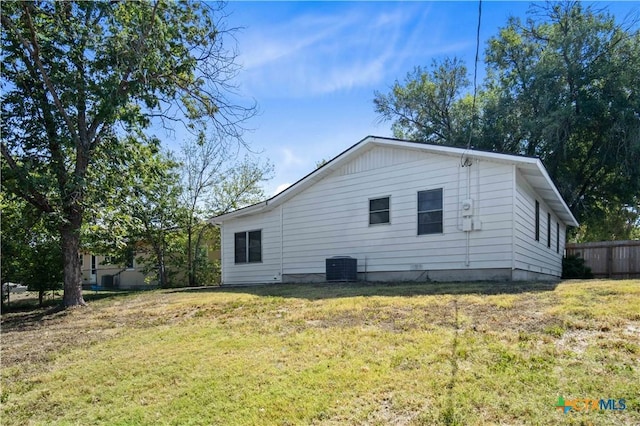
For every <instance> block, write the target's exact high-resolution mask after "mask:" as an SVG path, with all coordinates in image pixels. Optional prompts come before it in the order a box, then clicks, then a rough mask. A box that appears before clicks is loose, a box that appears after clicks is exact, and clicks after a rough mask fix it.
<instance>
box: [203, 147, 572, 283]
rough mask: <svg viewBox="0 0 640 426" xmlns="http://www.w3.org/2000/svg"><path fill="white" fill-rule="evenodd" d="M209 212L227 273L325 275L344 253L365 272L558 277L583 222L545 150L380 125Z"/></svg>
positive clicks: (453, 277) (289, 278)
mask: <svg viewBox="0 0 640 426" xmlns="http://www.w3.org/2000/svg"><path fill="white" fill-rule="evenodd" d="M210 221H211V222H212V223H215V224H217V225H219V226H220V227H221V247H222V259H221V264H222V283H223V284H256V283H268V282H319V281H325V280H326V275H325V274H326V272H327V270H326V267H327V259H331V258H333V257H335V256H348V257H351V258H355V259H356V261H355V263H356V265H357V278H358V279H360V280H365V281H408V280H415V281H428V280H434V281H464V280H538V279H544V280H555V279H559V277H560V275H561V273H562V255H563V251H564V245H565V235H566V230H567V227H568V226H577V225H578V223H577V221H576V219H575V218H574V216H573V215H572V213H571V211H570V210H569V208H568V207H567V205H566V203H565V202H564V200H563V199H562V197H561V196H560V194H559V192H558V190H557V188H556V187H555V185H554V184H553V182H552V181H551V178H550V177H549V175H548V173H547V171H546V170H545V168H544V166H543V165H542V162H541V161H540V160H539V159H536V158H528V157H521V156H515V155H506V154H496V153H491V152H482V151H476V150H466V149H461V148H452V147H445V146H440V145H429V144H422V143H416V142H410V141H404V140H398V139H389V138H381V137H373V136H369V137H367V138H365V139H363V140H362V141H360V142H358V143H357V144H355V145H353V146H352V147H350V148H349V149H347V150H346V151H344V152H343V153H341V154H340V155H338V156H337V157H335V158H334V159H332V160H331V161H329V162H328V163H327V164H325V165H324V166H322V167H320V168H319V169H317V170H315V171H314V172H312V173H310V174H309V175H307V176H305V177H304V178H302V179H301V180H300V181H298V182H297V183H295V184H294V185H292V186H291V187H289V188H288V189H286V190H285V191H283V192H281V193H279V194H277V195H275V196H274V197H272V198H270V199H268V200H266V201H264V202H262V203H259V204H255V205H252V206H249V207H246V208H243V209H239V210H236V211H233V212H230V213H227V214H224V215H221V216H217V217H214V218H212V219H210ZM345 264H346V263H345Z"/></svg>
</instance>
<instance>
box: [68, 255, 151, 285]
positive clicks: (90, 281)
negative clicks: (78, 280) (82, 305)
mask: <svg viewBox="0 0 640 426" xmlns="http://www.w3.org/2000/svg"><path fill="white" fill-rule="evenodd" d="M80 256H81V259H82V285H83V286H84V287H92V286H97V287H101V288H115V289H123V290H124V289H142V288H153V287H154V286H156V285H157V282H156V281H155V280H154V281H149V280H146V278H147V277H146V276H145V274H143V273H142V268H141V266H140V265H138V264H137V262H136V261H135V259H134V264H133V268H125V267H122V266H118V265H113V264H109V263H107V262H105V259H106V257H105V256H101V255H96V256H95V257H96V269H95V273H93V274H92V269H91V256H92V255H91V253H82V254H81V255H80ZM92 275H93V276H92ZM108 275H110V276H112V277H113V281H111V283H112V284H111V286H109V285H108V284H107V283H108V281H105V278H103V277H105V276H108Z"/></svg>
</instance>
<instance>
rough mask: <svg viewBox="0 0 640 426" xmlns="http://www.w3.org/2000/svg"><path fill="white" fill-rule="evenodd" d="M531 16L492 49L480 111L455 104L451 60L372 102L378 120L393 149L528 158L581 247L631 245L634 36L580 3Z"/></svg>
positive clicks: (639, 35)
mask: <svg viewBox="0 0 640 426" xmlns="http://www.w3.org/2000/svg"><path fill="white" fill-rule="evenodd" d="M529 16H530V18H529V19H527V20H526V22H522V21H521V20H520V19H517V18H510V19H509V21H508V22H507V25H506V26H505V27H504V28H502V29H501V30H500V32H499V34H498V35H496V36H495V37H493V38H491V39H490V40H489V45H488V48H487V54H486V60H485V61H486V66H487V75H488V77H487V79H486V82H485V85H484V87H483V88H482V89H481V90H479V94H478V101H477V103H476V104H477V106H478V110H477V111H474V110H473V108H472V107H471V105H472V102H469V97H470V96H469V94H467V95H466V96H465V95H464V94H462V90H463V89H464V88H465V87H466V85H467V83H466V78H465V77H464V75H465V72H463V70H464V67H463V66H462V64H461V63H460V62H459V61H456V60H452V61H449V60H445V61H444V62H443V63H442V65H440V66H437V65H435V64H434V66H433V71H432V72H431V73H425V72H424V71H422V70H421V69H420V68H417V69H416V71H414V73H413V74H409V75H408V77H407V79H406V81H405V83H404V85H400V84H398V83H396V85H395V86H394V88H393V92H392V93H390V94H389V95H386V96H383V95H380V94H379V93H378V92H376V98H375V100H374V106H375V108H376V111H377V112H378V113H380V114H381V118H382V119H384V120H394V122H393V131H394V134H395V135H396V136H398V137H404V138H408V139H412V140H417V141H423V142H431V143H444V144H447V145H454V146H464V145H467V143H468V142H469V141H471V145H472V146H474V147H476V148H481V149H486V150H492V151H497V152H503V153H511V154H521V155H527V156H537V157H539V158H540V159H541V160H542V161H543V162H544V164H545V166H546V168H547V170H548V171H549V174H550V175H551V177H552V178H553V180H554V181H555V182H556V184H557V186H558V189H559V190H560V193H561V195H562V196H563V198H564V199H565V200H566V201H567V203H568V205H569V207H570V209H571V210H572V212H573V213H574V215H575V216H576V217H577V219H578V220H579V221H580V222H582V223H583V224H585V225H586V226H585V228H584V229H586V231H584V230H583V231H584V232H586V233H587V234H591V235H592V236H589V235H587V234H585V235H582V238H586V239H591V238H596V237H598V236H599V237H602V236H604V235H609V236H611V237H613V236H614V235H615V236H620V235H631V234H632V232H631V231H628V232H627V231H624V229H629V226H628V224H634V222H635V223H637V221H635V220H634V219H633V217H634V216H633V215H634V214H635V213H633V212H637V211H638V208H637V206H638V205H637V203H638V199H637V194H639V193H640V31H638V30H636V31H631V30H628V29H625V28H624V27H623V26H622V25H621V24H616V22H615V19H614V18H613V17H612V16H611V15H609V14H607V13H603V12H601V11H597V10H595V9H593V8H592V7H584V6H582V4H581V3H578V2H558V3H547V4H544V5H541V4H538V3H536V4H534V5H533V6H532V8H531V10H530V12H529ZM631 24H633V23H631ZM631 24H630V25H629V28H631V27H632V25H631ZM436 71H437V72H436ZM476 117H477V118H476ZM469 123H473V126H472V127H471V126H469ZM472 131H473V134H472V133H471V132H472ZM630 215H631V216H630ZM612 220H615V222H616V224H615V226H614V224H613V223H611V221H612ZM633 226H637V225H631V227H632V228H633ZM612 227H613V228H615V229H616V231H615V232H609V231H607V229H605V228H612ZM613 228H612V229H613Z"/></svg>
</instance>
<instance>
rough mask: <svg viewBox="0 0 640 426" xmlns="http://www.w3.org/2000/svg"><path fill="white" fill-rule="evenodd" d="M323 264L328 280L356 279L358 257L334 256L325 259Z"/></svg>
mask: <svg viewBox="0 0 640 426" xmlns="http://www.w3.org/2000/svg"><path fill="white" fill-rule="evenodd" d="M325 266H326V278H327V281H328V282H332V281H333V282H336V281H357V280H358V259H354V258H353V257H349V256H334V257H330V258H329V259H326V262H325Z"/></svg>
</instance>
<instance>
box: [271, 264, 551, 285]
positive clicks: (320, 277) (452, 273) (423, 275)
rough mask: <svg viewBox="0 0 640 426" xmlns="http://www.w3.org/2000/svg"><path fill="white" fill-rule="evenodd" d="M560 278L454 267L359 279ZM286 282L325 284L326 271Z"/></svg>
mask: <svg viewBox="0 0 640 426" xmlns="http://www.w3.org/2000/svg"><path fill="white" fill-rule="evenodd" d="M559 279H560V277H557V276H554V275H548V274H542V273H539V272H532V271H522V270H519V269H516V270H512V269H507V268H504V269H500V268H495V269H450V270H435V271H384V272H366V273H364V272H358V281H368V282H428V281H435V282H456V281H558V280H559ZM282 282H283V283H323V282H326V277H325V274H284V275H283V276H282Z"/></svg>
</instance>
